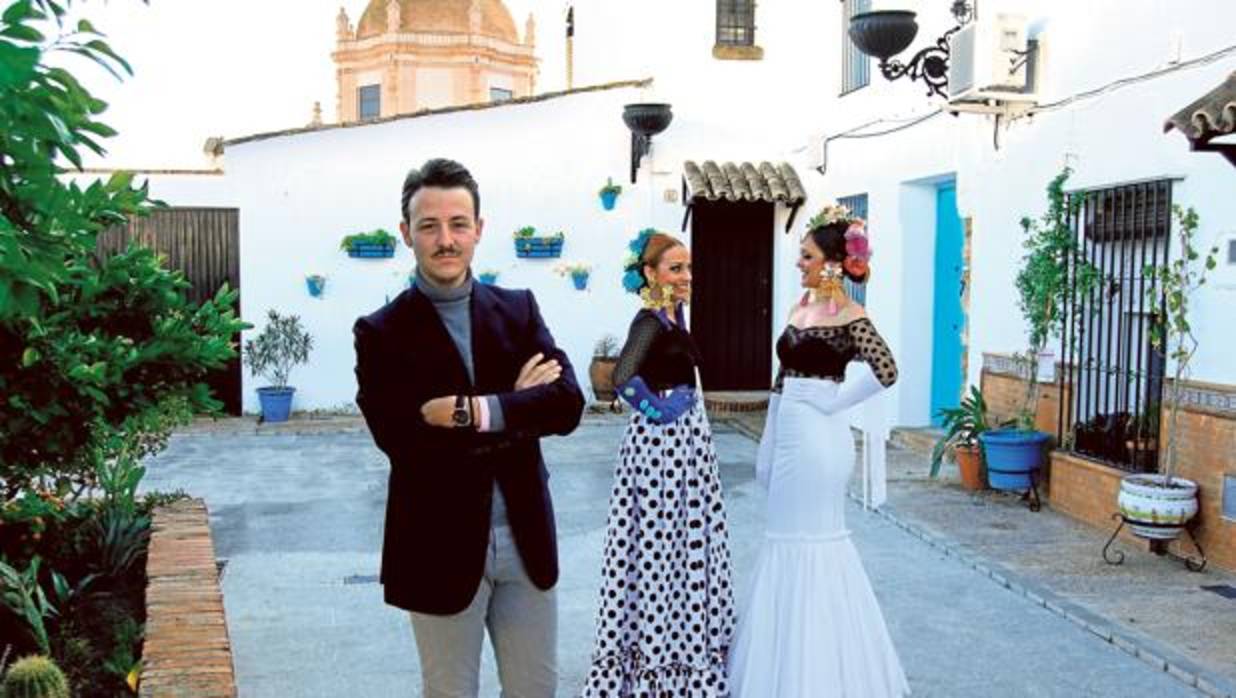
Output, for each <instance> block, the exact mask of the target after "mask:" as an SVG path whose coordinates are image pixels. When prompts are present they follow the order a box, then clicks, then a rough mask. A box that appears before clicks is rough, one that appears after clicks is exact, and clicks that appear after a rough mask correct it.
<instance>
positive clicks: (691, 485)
mask: <svg viewBox="0 0 1236 698" xmlns="http://www.w3.org/2000/svg"><path fill="white" fill-rule="evenodd" d="M734 624H735V619H734V602H733V588H732V586H731V583H730V553H729V544H728V532H727V528H726V521H725V503H724V501H723V499H722V494H721V482H720V479H719V475H718V471H717V456H716V453H715V451H714V450H713V443H712V433H711V430H710V428H709V426H708V418H707V416H705V414H704V409H703V406H702V405H698V404H697V405H696V406H695V407H694V408H692V409H691V411H690V412H688V413H687V414H684V415H683V416H682V417H679V418H678V419H677V420H676V421H674V422H673V423H671V424H665V425H658V424H654V423H652V422H651V421H649V420H648V419H647V418H645V417H644V416H643V415H641V414H639V413H635V414H634V415H633V416H632V417H631V421H630V423H629V424H628V425H627V431H626V435H625V436H624V438H623V442H622V448H621V450H620V452H619V462H618V467H617V471H616V472H615V474H614V489H613V492H612V493H611V495H610V505H609V523H608V525H607V529H606V535H605V558H604V562H603V564H602V582H601V600H600V609H599V612H598V615H597V635H596V645H595V649H594V651H593V657H592V668H591V670H590V672H589V675H588V681H587V684H586V686H585V688H584V692H583V695H584V696H597V697H602V696H604V697H607V698H627V697H628V696H630V697H632V698H671V697H672V698H683V697H699V698H724V696H726V695H728V689H727V686H726V674H725V665H726V655H727V653H728V651H729V645H730V641H731V638H732V636H733V634H734Z"/></svg>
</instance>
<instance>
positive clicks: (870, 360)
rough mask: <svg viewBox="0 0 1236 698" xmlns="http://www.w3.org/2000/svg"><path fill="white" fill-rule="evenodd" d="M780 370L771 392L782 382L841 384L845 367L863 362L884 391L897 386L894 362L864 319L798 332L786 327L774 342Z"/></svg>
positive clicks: (799, 329)
mask: <svg viewBox="0 0 1236 698" xmlns="http://www.w3.org/2000/svg"><path fill="white" fill-rule="evenodd" d="M777 358H778V359H780V361H781V368H780V369H779V370H778V371H777V380H776V382H775V383H774V384H773V392H776V393H779V392H781V386H782V383H783V381H784V380H785V379H786V378H823V379H827V380H832V381H837V382H841V381H842V380H844V379H845V367H846V364H848V363H850V362H851V361H866V362H867V364H868V365H870V366H871V370H872V372H874V373H875V376H876V378H877V379H878V380H879V381H880V383H881V384H882V385H884V387H888V386H890V385H892V384H893V383H896V382H897V362H896V361H894V360H893V353H892V352H891V351H889V349H888V345H887V344H885V343H884V339H883V338H882V337H880V334H879V333H878V332H876V329H875V326H874V325H872V324H871V320H869V319H867V318H865V317H864V318H859V319H857V320H853V321H851V322H847V323H845V324H843V325H834V326H830V327H807V328H800V327H795V326H794V325H789V326H787V327H786V328H785V332H783V333H782V334H781V338H780V339H778V340H777Z"/></svg>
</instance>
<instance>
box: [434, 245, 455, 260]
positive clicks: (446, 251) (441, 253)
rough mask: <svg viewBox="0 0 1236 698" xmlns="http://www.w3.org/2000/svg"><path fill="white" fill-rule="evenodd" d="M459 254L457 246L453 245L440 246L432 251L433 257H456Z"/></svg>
mask: <svg viewBox="0 0 1236 698" xmlns="http://www.w3.org/2000/svg"><path fill="white" fill-rule="evenodd" d="M460 254H461V252H460V251H459V249H458V248H455V247H440V248H438V250H437V251H435V252H434V253H433V256H434V258H435V259H436V258H438V257H458V256H459V255H460Z"/></svg>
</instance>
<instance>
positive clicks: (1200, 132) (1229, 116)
mask: <svg viewBox="0 0 1236 698" xmlns="http://www.w3.org/2000/svg"><path fill="white" fill-rule="evenodd" d="M1173 128H1175V129H1178V130H1179V131H1180V132H1181V133H1183V134H1184V135H1185V137H1186V138H1188V139H1189V144H1190V145H1191V146H1192V147H1193V149H1194V150H1213V151H1218V152H1220V153H1222V154H1223V155H1225V156H1226V157H1227V159H1228V160H1230V161H1231V162H1232V164H1233V165H1236V144H1231V143H1211V142H1210V141H1211V139H1213V138H1218V137H1219V136H1224V135H1227V134H1230V133H1236V72H1233V73H1232V74H1231V75H1229V76H1227V80H1225V81H1224V82H1223V84H1221V85H1219V86H1218V87H1216V88H1215V89H1213V90H1211V91H1210V92H1207V93H1206V94H1204V95H1202V97H1201V98H1200V99H1198V100H1197V101H1195V102H1193V103H1192V104H1190V105H1189V106H1187V107H1185V108H1184V109H1181V110H1180V111H1178V112H1176V113H1175V114H1173V115H1172V117H1171V118H1170V119H1168V120H1167V122H1166V123H1165V124H1163V130H1164V132H1167V131H1170V130H1172V129H1173Z"/></svg>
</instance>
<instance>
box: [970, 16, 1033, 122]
mask: <svg viewBox="0 0 1236 698" xmlns="http://www.w3.org/2000/svg"><path fill="white" fill-rule="evenodd" d="M1034 58H1035V51H1033V50H1031V44H1030V43H1028V42H1027V40H1026V18H1025V17H1023V16H1021V15H1014V14H996V15H994V16H990V17H983V18H980V19H976V20H974V21H973V22H970V23H968V24H966V25H965V26H963V27H962V28H961V29H959V30H958V31H957V32H956V33H955V34H953V36H952V38H951V39H950V40H949V65H948V100H949V104H950V105H951V106H953V107H959V108H960V109H959V110H960V111H964V110H965V106H966V105H968V104H979V105H991V104H993V103H1005V104H1007V103H1026V102H1029V103H1033V102H1036V101H1037V97H1036V95H1035V93H1034V90H1033V87H1034V86H1033V85H1032V84H1031V81H1030V80H1029V79H1028V77H1029V76H1032V75H1033V68H1034Z"/></svg>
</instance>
